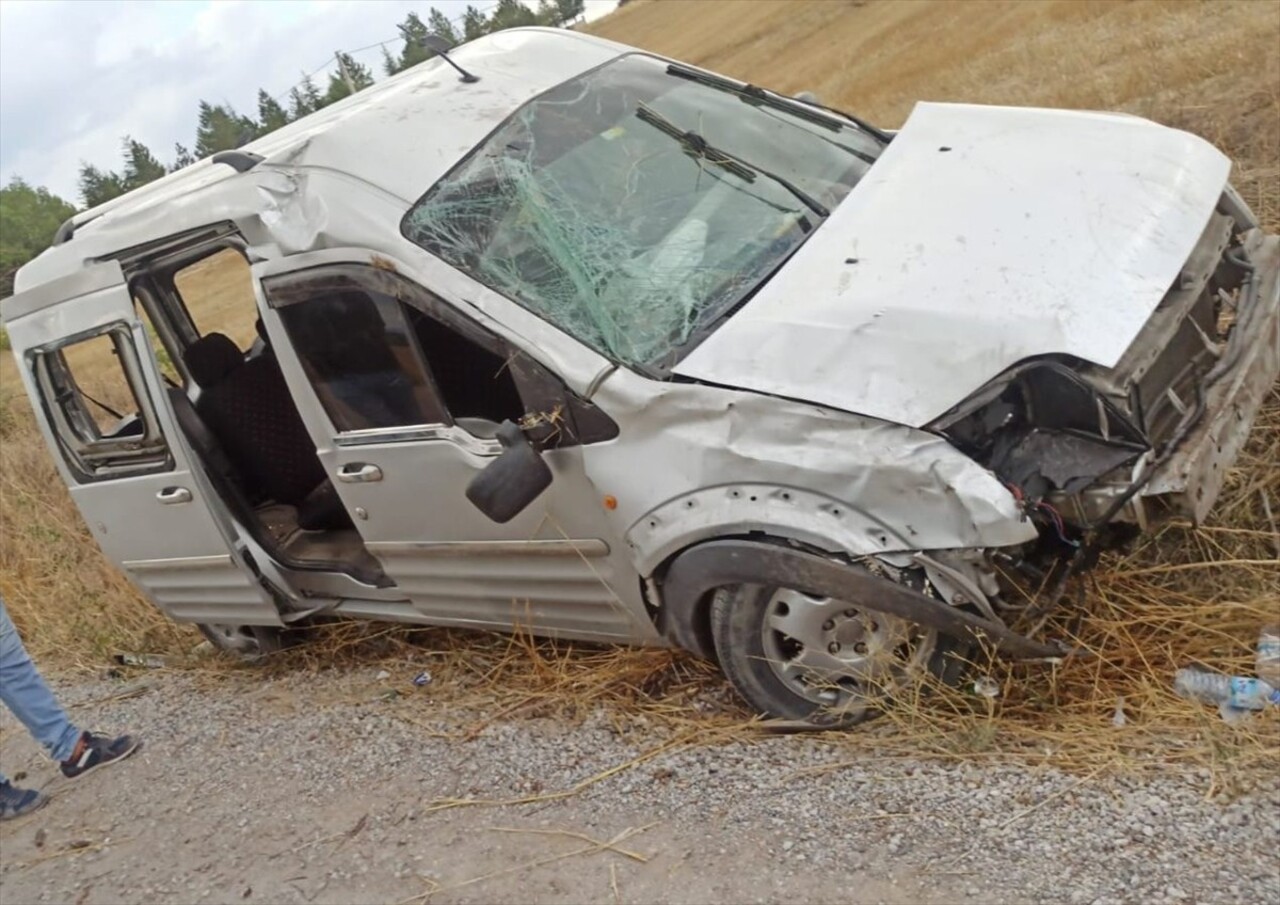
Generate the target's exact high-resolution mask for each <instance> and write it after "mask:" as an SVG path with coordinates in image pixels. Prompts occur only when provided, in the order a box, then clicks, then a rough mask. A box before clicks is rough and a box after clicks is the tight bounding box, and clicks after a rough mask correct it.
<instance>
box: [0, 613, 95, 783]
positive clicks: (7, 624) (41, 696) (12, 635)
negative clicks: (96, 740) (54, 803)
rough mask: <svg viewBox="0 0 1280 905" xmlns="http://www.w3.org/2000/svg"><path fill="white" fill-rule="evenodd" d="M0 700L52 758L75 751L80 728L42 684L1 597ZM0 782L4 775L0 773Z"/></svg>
mask: <svg viewBox="0 0 1280 905" xmlns="http://www.w3.org/2000/svg"><path fill="white" fill-rule="evenodd" d="M0 701H4V706H6V707H8V708H9V710H10V711H11V712H12V713H13V715H14V716H16V717H17V718H18V719H19V720H20V721H21V722H22V725H24V726H26V727H27V731H28V732H30V733H31V737H32V738H34V739H35V740H36V741H37V742H39V743H40V744H42V745H44V749H45V750H46V751H48V752H49V756H50V757H52V758H53V759H54V760H67V759H68V758H69V757H71V755H72V754H74V753H75V750H76V742H78V741H80V730H79V729H77V728H76V727H75V726H74V725H72V723H71V720H69V719H68V718H67V713H66V711H65V710H63V709H62V706H61V705H60V704H59V703H58V699H57V698H55V697H54V696H53V692H52V691H50V690H49V686H48V685H46V684H44V679H42V678H40V673H38V672H36V666H35V664H34V663H32V662H31V658H30V657H29V656H27V649H26V648H25V647H23V646H22V639H21V638H19V637H18V630H17V629H16V628H14V626H13V621H12V620H11V619H10V618H9V612H8V611H7V610H6V609H5V608H4V598H3V597H0ZM0 782H5V776H4V774H3V773H0Z"/></svg>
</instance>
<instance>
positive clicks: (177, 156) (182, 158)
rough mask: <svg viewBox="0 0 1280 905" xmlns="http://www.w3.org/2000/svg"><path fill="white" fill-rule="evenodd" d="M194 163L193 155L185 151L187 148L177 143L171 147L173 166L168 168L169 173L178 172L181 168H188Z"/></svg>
mask: <svg viewBox="0 0 1280 905" xmlns="http://www.w3.org/2000/svg"><path fill="white" fill-rule="evenodd" d="M195 162H196V158H195V155H193V154H192V153H191V152H190V151H188V150H187V146H186V145H184V144H181V143H179V142H175V143H174V145H173V166H171V167H170V168H169V171H170V172H173V171H174V170H180V169H182V168H183V167H189V166H191V165H192V164H193V163H195Z"/></svg>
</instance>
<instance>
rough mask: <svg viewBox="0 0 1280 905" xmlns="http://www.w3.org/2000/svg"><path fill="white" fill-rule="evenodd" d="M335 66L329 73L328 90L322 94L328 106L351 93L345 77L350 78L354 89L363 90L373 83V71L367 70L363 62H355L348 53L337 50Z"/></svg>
mask: <svg viewBox="0 0 1280 905" xmlns="http://www.w3.org/2000/svg"><path fill="white" fill-rule="evenodd" d="M335 56H336V57H337V64H338V65H337V66H336V67H335V68H334V71H333V72H331V73H329V90H328V91H326V92H325V94H324V104H323V105H322V106H326V107H327V106H328V105H329V104H332V103H333V102H334V101H340V100H342V99H343V98H344V97H346V96H347V95H349V94H351V93H352V92H351V86H349V85H348V84H347V78H348V77H349V78H350V79H351V85H353V86H354V87H355V90H356V91H363V90H364V89H365V88H368V87H369V86H370V85H372V84H373V73H372V72H370V71H369V67H368V66H365V65H364V64H363V63H357V62H356V61H355V58H354V57H352V56H351V54H349V53H342V52H338V53H337V54H335ZM344 69H345V70H346V76H345V77H344V76H343V70H344Z"/></svg>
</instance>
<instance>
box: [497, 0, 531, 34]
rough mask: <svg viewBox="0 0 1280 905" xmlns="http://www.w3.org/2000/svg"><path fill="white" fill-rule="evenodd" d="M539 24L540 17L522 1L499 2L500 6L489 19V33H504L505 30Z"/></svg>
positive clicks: (507, 0)
mask: <svg viewBox="0 0 1280 905" xmlns="http://www.w3.org/2000/svg"><path fill="white" fill-rule="evenodd" d="M537 24H538V17H537V16H535V15H534V13H533V10H531V9H529V7H527V6H525V5H524V4H523V3H521V2H520V0H498V6H497V8H496V9H495V10H494V11H493V15H492V16H491V17H490V18H489V31H502V30H503V29H504V28H519V27H521V26H524V25H537Z"/></svg>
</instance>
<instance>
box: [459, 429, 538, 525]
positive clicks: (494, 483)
mask: <svg viewBox="0 0 1280 905" xmlns="http://www.w3.org/2000/svg"><path fill="white" fill-rule="evenodd" d="M496 436H497V438H498V442H499V443H501V444H502V446H503V452H502V455H500V456H498V458H496V459H494V460H493V461H492V462H490V463H489V464H488V465H487V466H485V468H484V470H483V471H481V472H480V473H479V474H478V475H476V476H475V477H474V478H472V479H471V483H469V484H468V485H467V499H469V500H470V501H471V502H472V504H473V505H474V506H475V507H476V508H477V509H479V510H480V511H481V512H483V513H484V514H485V515H487V516H488V517H489V518H490V519H492V520H493V521H495V522H498V523H499V524H502V523H504V522H509V521H511V520H512V519H513V518H515V517H516V516H517V515H519V514H520V513H521V512H524V510H525V509H527V508H528V507H529V504H530V503H532V502H533V501H534V500H536V499H537V498H538V497H539V496H540V495H541V494H542V491H544V490H546V489H547V488H548V487H550V486H551V468H550V467H549V466H548V465H547V463H546V462H545V461H543V459H542V454H541V453H539V452H538V451H537V450H536V449H534V448H533V444H532V443H530V442H529V440H528V438H526V437H525V435H524V434H523V433H522V432H521V430H520V427H519V425H517V424H515V423H514V422H511V421H504V422H502V426H501V427H499V428H498V432H497V434H496Z"/></svg>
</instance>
